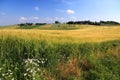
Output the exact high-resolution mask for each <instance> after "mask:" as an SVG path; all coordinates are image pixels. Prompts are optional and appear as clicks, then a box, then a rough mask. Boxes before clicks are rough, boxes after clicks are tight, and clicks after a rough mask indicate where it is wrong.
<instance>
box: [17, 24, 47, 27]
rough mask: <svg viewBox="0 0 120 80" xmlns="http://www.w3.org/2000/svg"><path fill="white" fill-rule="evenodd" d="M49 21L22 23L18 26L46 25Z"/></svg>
mask: <svg viewBox="0 0 120 80" xmlns="http://www.w3.org/2000/svg"><path fill="white" fill-rule="evenodd" d="M45 24H47V23H21V24H18V26H20V27H24V26H34V25H36V26H37V25H45Z"/></svg>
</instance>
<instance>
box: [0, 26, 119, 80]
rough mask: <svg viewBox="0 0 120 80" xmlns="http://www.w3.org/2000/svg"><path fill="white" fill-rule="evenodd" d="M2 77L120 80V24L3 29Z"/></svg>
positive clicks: (0, 35)
mask: <svg viewBox="0 0 120 80" xmlns="http://www.w3.org/2000/svg"><path fill="white" fill-rule="evenodd" d="M61 26H62V28H61ZM66 26H67V27H66ZM56 27H57V28H56ZM59 27H60V28H59ZM69 27H71V28H69ZM0 79H1V80H119V79H120V26H91V25H44V26H40V27H39V26H38V27H35V28H30V29H25V28H24V29H23V28H20V27H18V26H15V27H6V28H1V29H0Z"/></svg>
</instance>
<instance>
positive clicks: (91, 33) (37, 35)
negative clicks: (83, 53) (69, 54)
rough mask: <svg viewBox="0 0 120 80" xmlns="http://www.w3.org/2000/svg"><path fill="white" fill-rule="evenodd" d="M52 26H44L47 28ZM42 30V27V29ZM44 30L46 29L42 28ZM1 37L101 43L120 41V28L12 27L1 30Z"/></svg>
mask: <svg viewBox="0 0 120 80" xmlns="http://www.w3.org/2000/svg"><path fill="white" fill-rule="evenodd" d="M50 26H51V25H48V26H44V27H45V28H46V27H47V28H48V27H50ZM40 28H41V27H40ZM42 29H44V28H42ZM0 36H15V37H19V38H25V39H41V38H44V39H46V40H48V41H53V42H59V41H67V40H68V41H72V42H100V41H106V40H115V39H120V26H111V27H109V26H89V25H88V26H85V25H84V26H82V25H81V26H77V29H75V30H41V29H39V28H37V29H36V28H35V29H19V28H17V29H16V27H14V28H13V27H11V28H8V29H6V28H5V29H1V30H0Z"/></svg>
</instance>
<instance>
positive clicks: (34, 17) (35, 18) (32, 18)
mask: <svg viewBox="0 0 120 80" xmlns="http://www.w3.org/2000/svg"><path fill="white" fill-rule="evenodd" d="M29 19H30V20H38V19H39V17H36V16H33V17H30V18H29Z"/></svg>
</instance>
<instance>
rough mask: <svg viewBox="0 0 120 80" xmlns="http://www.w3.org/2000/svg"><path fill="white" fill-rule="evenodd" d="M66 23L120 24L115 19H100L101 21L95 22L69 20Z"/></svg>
mask: <svg viewBox="0 0 120 80" xmlns="http://www.w3.org/2000/svg"><path fill="white" fill-rule="evenodd" d="M66 24H88V25H119V24H120V23H118V22H115V21H100V22H93V21H89V20H88V21H69V22H67V23H66Z"/></svg>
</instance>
